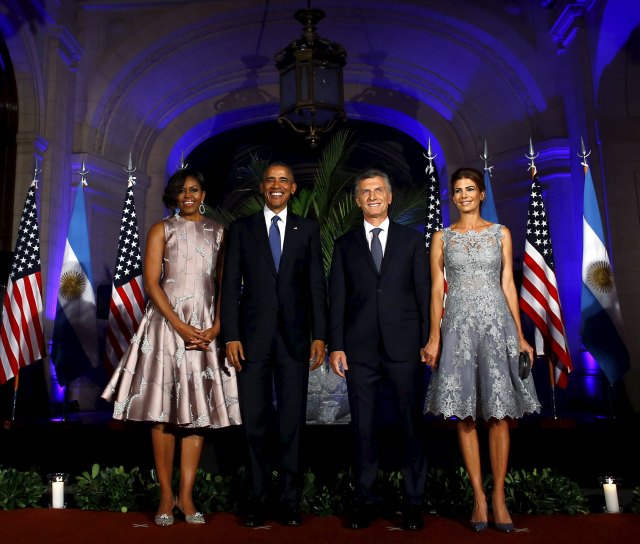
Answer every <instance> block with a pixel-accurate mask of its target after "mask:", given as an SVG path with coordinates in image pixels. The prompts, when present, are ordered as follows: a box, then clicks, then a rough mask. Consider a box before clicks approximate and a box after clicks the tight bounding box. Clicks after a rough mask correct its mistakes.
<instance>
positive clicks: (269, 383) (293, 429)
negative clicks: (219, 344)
mask: <svg viewBox="0 0 640 544" xmlns="http://www.w3.org/2000/svg"><path fill="white" fill-rule="evenodd" d="M237 380H238V393H239V400H240V413H241V416H242V422H243V425H244V430H245V435H246V439H247V444H248V450H249V452H248V453H249V477H250V499H251V500H252V501H253V502H258V503H262V504H264V503H265V502H266V501H267V499H268V496H269V487H270V483H271V471H272V468H273V469H276V470H277V471H278V495H279V500H280V504H281V506H282V507H283V508H297V507H298V506H299V501H300V493H301V484H302V478H301V474H300V441H301V433H302V429H303V428H304V424H305V420H306V407H307V385H308V382H309V362H308V361H300V360H295V359H293V358H292V357H291V356H290V354H289V351H288V349H287V347H286V345H285V343H284V341H283V338H282V335H281V334H280V333H279V332H277V333H276V334H275V335H274V339H273V345H272V349H271V352H270V353H269V354H268V355H267V356H266V357H265V358H264V359H261V360H257V361H245V362H244V363H243V365H242V371H241V372H239V373H238V374H237ZM273 449H275V451H273ZM274 456H275V459H274ZM272 459H273V461H274V464H275V466H272Z"/></svg>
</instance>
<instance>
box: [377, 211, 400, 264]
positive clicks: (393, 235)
mask: <svg viewBox="0 0 640 544" xmlns="http://www.w3.org/2000/svg"><path fill="white" fill-rule="evenodd" d="M396 226H397V225H396V224H395V223H393V222H392V221H389V232H387V243H386V245H385V246H384V256H383V257H382V265H381V266H380V275H382V274H383V273H384V271H385V270H386V268H387V267H388V266H389V263H390V262H391V261H392V260H393V258H394V254H395V253H396V252H397V251H398V246H399V245H400V243H401V242H400V240H399V239H397V236H398V230H397V229H396Z"/></svg>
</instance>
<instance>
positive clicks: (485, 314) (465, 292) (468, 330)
mask: <svg viewBox="0 0 640 544" xmlns="http://www.w3.org/2000/svg"><path fill="white" fill-rule="evenodd" d="M443 241H444V266H445V270H446V277H447V284H448V294H447V298H446V305H445V311H444V316H443V319H442V325H441V339H442V351H441V355H440V360H439V362H438V366H437V368H436V369H434V370H433V372H432V374H431V379H430V381H429V388H428V391H427V398H426V405H425V412H429V413H432V414H436V415H441V416H444V417H445V418H451V417H454V416H455V417H457V418H459V419H465V418H467V417H471V418H473V419H484V420H485V421H486V420H488V419H489V418H496V419H503V418H505V417H510V418H520V417H522V416H523V415H524V414H527V413H533V412H537V411H539V410H540V403H539V402H538V397H537V395H536V391H535V387H534V383H533V378H532V377H531V375H529V377H528V378H526V379H525V380H522V379H520V377H519V375H518V356H519V353H520V348H519V342H518V335H517V331H516V326H515V323H514V321H513V317H512V316H511V312H510V311H509V307H508V305H507V300H506V298H505V296H504V292H503V291H502V287H501V284H500V273H501V263H502V226H501V225H499V224H494V225H492V226H491V227H489V228H488V229H485V230H483V231H480V232H475V231H469V232H467V233H464V234H461V233H457V232H454V231H452V230H451V229H449V228H447V229H445V230H444V232H443Z"/></svg>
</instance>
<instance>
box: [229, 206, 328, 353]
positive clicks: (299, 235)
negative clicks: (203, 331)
mask: <svg viewBox="0 0 640 544" xmlns="http://www.w3.org/2000/svg"><path fill="white" fill-rule="evenodd" d="M285 229H286V230H285V236H284V245H283V249H282V257H281V259H280V270H279V272H278V273H276V269H275V264H274V261H273V256H272V255H271V249H270V247H269V237H268V234H267V228H266V226H265V220H264V212H263V211H260V212H258V213H256V214H253V215H250V216H248V217H244V218H241V219H238V220H236V221H234V222H233V223H232V225H231V227H230V228H229V232H228V234H227V237H226V241H225V246H226V247H225V256H224V259H225V262H224V274H223V276H222V293H221V297H222V298H221V300H220V304H221V318H220V320H221V325H222V337H223V339H224V340H225V342H229V341H231V340H240V341H241V342H242V345H243V348H244V353H245V356H246V357H247V359H248V360H249V361H257V360H261V359H264V358H265V357H266V356H268V354H269V353H270V351H271V348H272V345H273V338H274V335H275V333H276V331H277V330H279V331H280V332H281V334H282V337H283V339H284V342H285V344H286V345H287V348H288V350H289V353H290V354H291V356H292V357H293V358H295V359H297V360H301V361H307V360H308V357H309V348H310V344H311V340H312V339H313V340H325V341H326V282H325V277H324V271H323V266H322V251H321V248H320V228H319V225H318V223H317V221H315V220H312V219H307V218H303V217H299V216H297V215H294V214H293V213H291V211H290V210H289V211H288V212H287V223H286V227H285Z"/></svg>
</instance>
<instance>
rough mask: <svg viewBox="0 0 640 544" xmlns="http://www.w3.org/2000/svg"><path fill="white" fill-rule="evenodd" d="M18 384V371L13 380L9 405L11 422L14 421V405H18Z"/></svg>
mask: <svg viewBox="0 0 640 544" xmlns="http://www.w3.org/2000/svg"><path fill="white" fill-rule="evenodd" d="M19 383H20V369H18V372H16V375H15V376H14V378H13V401H12V403H11V421H15V420H16V404H17V403H18V385H19Z"/></svg>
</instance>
